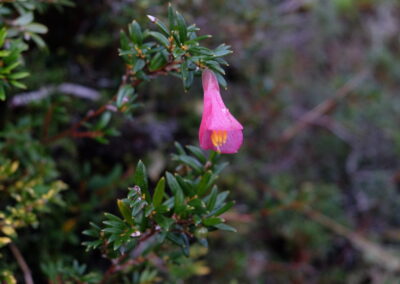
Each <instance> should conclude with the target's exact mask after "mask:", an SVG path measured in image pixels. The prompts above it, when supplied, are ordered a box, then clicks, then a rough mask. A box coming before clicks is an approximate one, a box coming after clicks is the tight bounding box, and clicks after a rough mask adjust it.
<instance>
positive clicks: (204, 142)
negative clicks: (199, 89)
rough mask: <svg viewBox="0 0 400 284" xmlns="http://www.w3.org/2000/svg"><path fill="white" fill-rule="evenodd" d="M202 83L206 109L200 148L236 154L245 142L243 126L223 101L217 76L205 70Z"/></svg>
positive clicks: (202, 120)
mask: <svg viewBox="0 0 400 284" xmlns="http://www.w3.org/2000/svg"><path fill="white" fill-rule="evenodd" d="M202 81H203V90H204V109H203V116H202V118H201V124H200V130H199V140H200V147H201V148H203V149H205V150H214V151H217V152H219V153H226V154H229V153H236V152H237V151H238V150H239V148H240V146H241V145H242V142H243V126H242V125H241V124H240V123H239V122H238V121H237V120H236V119H235V118H234V117H233V116H232V115H231V114H230V112H229V110H228V109H227V108H226V106H225V104H224V102H223V101H222V98H221V94H220V91H219V85H218V80H217V78H216V77H215V74H214V73H213V72H212V71H210V70H208V69H206V70H204V71H203V76H202Z"/></svg>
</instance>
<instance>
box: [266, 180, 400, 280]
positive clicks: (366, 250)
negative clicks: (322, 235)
mask: <svg viewBox="0 0 400 284" xmlns="http://www.w3.org/2000/svg"><path fill="white" fill-rule="evenodd" d="M264 189H265V190H266V191H268V192H269V193H270V194H271V195H272V196H273V197H274V198H276V199H277V200H280V201H283V200H285V199H286V198H285V196H284V194H283V193H282V192H278V191H277V190H274V189H272V188H269V187H264ZM288 208H290V209H293V210H296V211H298V212H300V213H302V214H304V215H305V216H306V217H308V218H309V219H311V220H313V221H314V222H316V223H318V224H320V225H322V226H323V227H325V228H327V229H329V230H331V231H332V232H334V233H335V234H337V235H339V236H341V237H344V238H346V239H347V240H349V241H350V242H351V243H352V245H353V246H354V247H355V248H358V249H359V250H360V251H361V252H362V253H363V254H364V256H365V257H366V259H367V260H370V261H371V262H373V263H375V264H376V265H379V266H380V267H382V268H385V269H387V270H389V271H395V272H399V271H400V258H398V257H397V256H395V255H393V254H391V253H390V252H389V251H387V250H386V249H385V248H383V247H382V246H380V245H379V244H377V243H374V242H372V241H370V240H368V239H367V238H365V237H363V236H362V235H360V234H358V233H356V232H353V231H352V230H350V229H348V228H347V227H345V226H343V225H342V224H340V223H338V222H336V221H335V220H334V219H332V218H330V217H328V216H326V215H325V214H323V213H322V212H320V211H318V210H316V209H314V208H312V207H311V206H309V205H307V204H304V203H299V202H295V203H293V206H290V207H288ZM264 213H265V214H268V213H270V212H268V211H264ZM265 214H264V215H265Z"/></svg>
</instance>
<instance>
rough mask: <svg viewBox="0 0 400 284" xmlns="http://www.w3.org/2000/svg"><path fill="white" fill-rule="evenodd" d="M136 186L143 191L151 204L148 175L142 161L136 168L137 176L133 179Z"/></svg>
mask: <svg viewBox="0 0 400 284" xmlns="http://www.w3.org/2000/svg"><path fill="white" fill-rule="evenodd" d="M133 182H134V184H135V185H137V186H139V187H140V189H141V191H142V192H143V193H144V194H145V199H146V201H148V202H150V194H149V186H148V179H147V173H146V167H145V165H144V164H143V162H142V161H139V162H138V164H137V166H136V171H135V175H134V177H133Z"/></svg>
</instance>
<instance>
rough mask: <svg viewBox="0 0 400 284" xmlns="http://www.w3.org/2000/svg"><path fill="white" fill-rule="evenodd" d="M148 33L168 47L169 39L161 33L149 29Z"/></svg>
mask: <svg viewBox="0 0 400 284" xmlns="http://www.w3.org/2000/svg"><path fill="white" fill-rule="evenodd" d="M149 35H150V36H152V37H154V38H155V39H156V40H158V41H159V42H160V43H161V44H162V45H163V46H165V47H166V48H168V47H169V40H168V39H167V38H166V37H165V36H164V35H162V34H161V33H159V32H153V31H151V32H149Z"/></svg>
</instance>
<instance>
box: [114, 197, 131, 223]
mask: <svg viewBox="0 0 400 284" xmlns="http://www.w3.org/2000/svg"><path fill="white" fill-rule="evenodd" d="M117 204H118V209H119V212H121V214H122V216H124V219H125V221H127V222H128V223H129V224H130V225H134V222H133V218H132V215H131V210H130V208H129V206H128V205H127V204H126V202H125V201H124V200H121V199H118V200H117Z"/></svg>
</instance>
